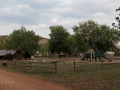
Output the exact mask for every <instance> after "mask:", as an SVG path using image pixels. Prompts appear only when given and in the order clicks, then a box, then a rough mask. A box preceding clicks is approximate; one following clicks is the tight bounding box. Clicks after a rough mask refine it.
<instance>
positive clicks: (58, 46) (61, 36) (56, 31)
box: [49, 25, 69, 57]
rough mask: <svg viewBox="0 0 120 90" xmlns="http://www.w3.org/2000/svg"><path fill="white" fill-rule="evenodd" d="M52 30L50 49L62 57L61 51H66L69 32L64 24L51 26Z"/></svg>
mask: <svg viewBox="0 0 120 90" xmlns="http://www.w3.org/2000/svg"><path fill="white" fill-rule="evenodd" d="M50 30H51V33H50V34H49V36H50V40H49V49H50V51H51V53H52V54H54V53H58V55H59V57H60V53H61V52H63V53H64V49H65V47H66V46H67V41H68V37H69V33H68V32H67V30H66V29H65V28H64V27H63V26H58V25H56V26H50Z"/></svg>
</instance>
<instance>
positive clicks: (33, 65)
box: [0, 61, 57, 73]
mask: <svg viewBox="0 0 120 90" xmlns="http://www.w3.org/2000/svg"><path fill="white" fill-rule="evenodd" d="M43 64H48V65H43ZM0 65H1V66H4V67H7V66H8V65H9V66H10V65H12V66H15V67H16V68H17V67H28V68H30V70H33V68H34V69H35V68H36V69H40V68H48V69H54V70H55V73H57V62H19V61H14V62H13V61H12V62H7V61H6V62H1V64H0ZM49 65H52V66H51V67H50V66H49Z"/></svg>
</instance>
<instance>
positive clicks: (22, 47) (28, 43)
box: [6, 27, 39, 55]
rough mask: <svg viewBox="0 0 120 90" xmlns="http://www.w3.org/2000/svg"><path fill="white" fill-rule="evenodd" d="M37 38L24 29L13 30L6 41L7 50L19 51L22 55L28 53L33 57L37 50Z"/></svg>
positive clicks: (31, 32)
mask: <svg viewBox="0 0 120 90" xmlns="http://www.w3.org/2000/svg"><path fill="white" fill-rule="evenodd" d="M38 41H39V36H38V35H36V34H35V33H34V32H33V31H29V30H28V31H27V30H26V28H25V27H21V29H18V30H14V31H13V32H12V34H10V36H9V38H8V39H7V40H6V42H7V44H6V46H7V48H8V49H12V50H19V51H21V52H22V53H25V52H28V53H29V54H30V55H33V54H34V53H35V52H36V50H37V49H38V46H39V44H38Z"/></svg>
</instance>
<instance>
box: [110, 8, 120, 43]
mask: <svg viewBox="0 0 120 90" xmlns="http://www.w3.org/2000/svg"><path fill="white" fill-rule="evenodd" d="M117 11H120V7H119V8H118V9H116V12H117ZM115 19H116V21H117V23H118V24H117V25H116V24H115V23H112V26H113V27H114V28H115V31H114V32H115V33H116V34H117V35H116V36H117V41H116V42H118V41H119V40H120V14H119V16H118V17H116V18H115Z"/></svg>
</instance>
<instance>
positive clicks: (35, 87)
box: [0, 69, 70, 90]
mask: <svg viewBox="0 0 120 90" xmlns="http://www.w3.org/2000/svg"><path fill="white" fill-rule="evenodd" d="M0 90H70V88H68V87H65V86H61V85H57V84H53V83H49V82H47V81H43V80H41V79H40V78H33V77H31V76H28V75H24V74H18V73H14V72H10V71H6V70H2V69H0Z"/></svg>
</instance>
